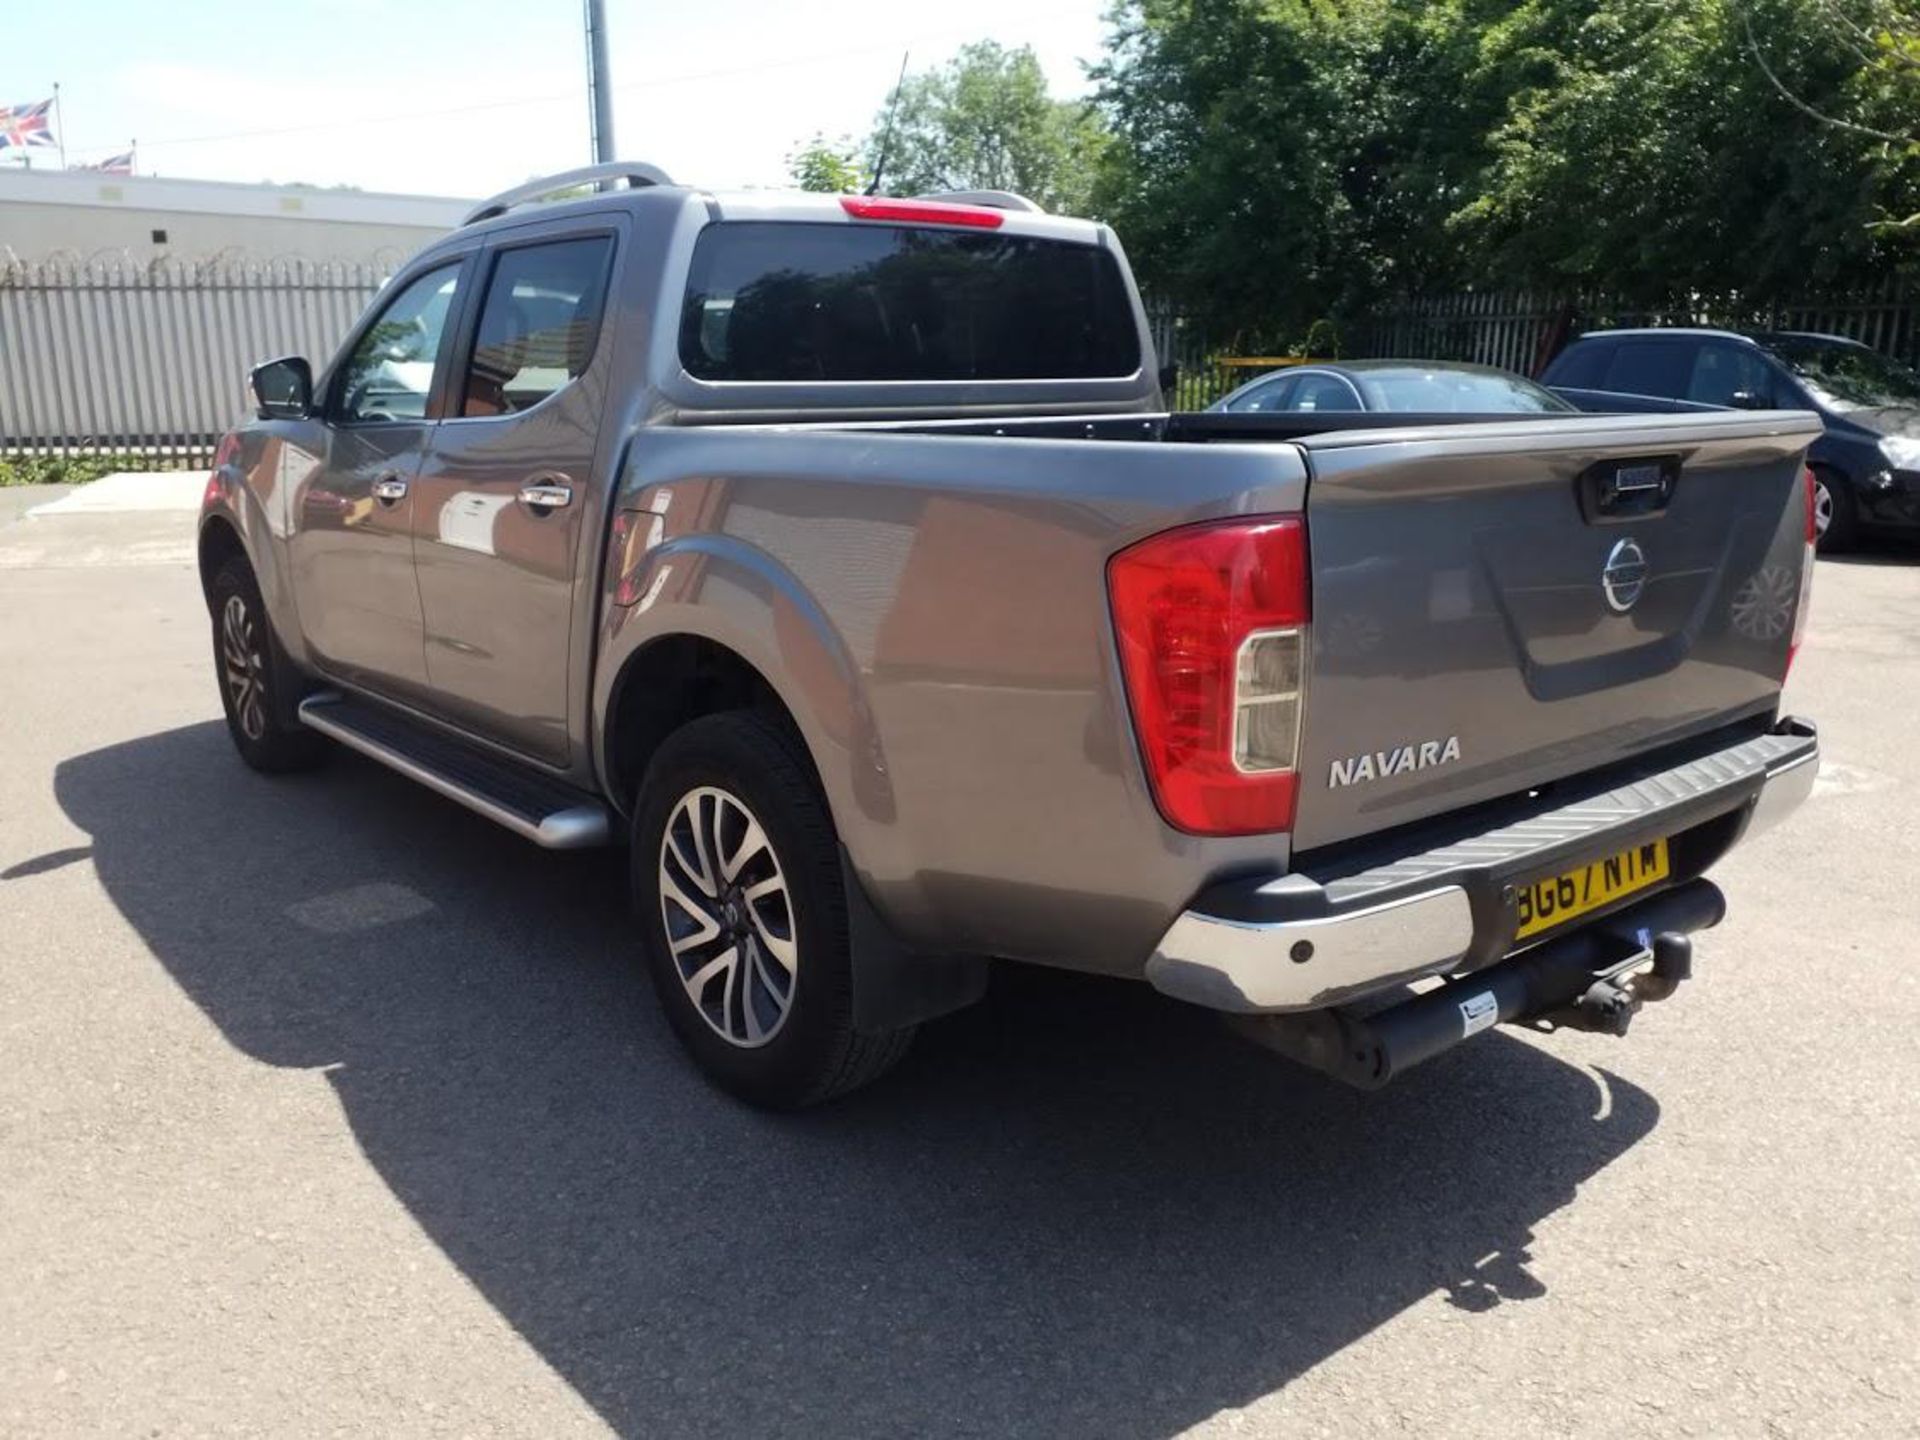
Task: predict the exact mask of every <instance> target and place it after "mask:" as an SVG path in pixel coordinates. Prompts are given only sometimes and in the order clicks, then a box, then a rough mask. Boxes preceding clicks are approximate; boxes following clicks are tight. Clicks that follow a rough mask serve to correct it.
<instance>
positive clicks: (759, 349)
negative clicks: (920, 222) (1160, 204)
mask: <svg viewBox="0 0 1920 1440" xmlns="http://www.w3.org/2000/svg"><path fill="white" fill-rule="evenodd" d="M680 363H681V364H682V365H684V366H685V367H686V370H687V373H688V374H690V375H693V376H696V377H698V378H699V379H702V380H761V381H781V382H787V383H799V384H805V383H808V382H811V381H823V380H866V381H875V380H1041V379H1046V380H1062V379H1095V378H1099V379H1107V378H1114V377H1122V376H1128V375H1132V374H1134V373H1135V372H1136V371H1138V370H1139V368H1140V337H1139V332H1138V331H1137V330H1136V329H1135V325H1134V316H1133V306H1132V303H1131V301H1130V300H1129V298H1128V293H1127V286H1126V281H1125V280H1124V279H1123V278H1122V276H1121V273H1120V267H1119V265H1118V264H1117V263H1116V262H1115V260H1114V257H1113V255H1112V254H1111V253H1110V252H1109V251H1107V250H1104V249H1102V248H1100V247H1099V246H1097V245H1080V244H1073V243H1071V242H1068V241H1062V240H1046V239H1038V238H1035V237H1033V236H1024V235H1002V234H998V233H994V234H980V233H976V232H971V231H957V230H939V229H931V228H926V227H916V226H901V225H870V224H859V225H839V224H825V225H823V224H808V223H804V222H792V221H732V222H727V223H723V224H718V225H711V226H708V227H707V229H706V230H705V231H704V232H703V233H702V234H701V236H700V240H699V243H698V244H697V245H696V246H695V248H694V254H693V266H692V270H691V272H690V273H689V275H688V277H687V295H686V301H685V304H684V306H683V308H682V310H681V316H680Z"/></svg>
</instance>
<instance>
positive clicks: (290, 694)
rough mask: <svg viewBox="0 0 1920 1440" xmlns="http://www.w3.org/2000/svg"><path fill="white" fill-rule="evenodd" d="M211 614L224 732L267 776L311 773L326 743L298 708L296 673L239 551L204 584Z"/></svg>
mask: <svg viewBox="0 0 1920 1440" xmlns="http://www.w3.org/2000/svg"><path fill="white" fill-rule="evenodd" d="M207 603H208V606H209V607H210V608H211V610H212V612H213V663H214V668H215V671H216V673H217V674H218V676H219V680H220V705H221V708H222V709H223V710H225V711H226V716H227V733H228V734H229V735H231V736H232V737H233V746H234V749H236V750H238V751H239V752H240V758H241V759H242V760H244V761H246V763H247V764H248V765H250V766H252V767H253V768H254V769H255V770H260V771H264V772H266V773H267V774H270V775H277V774H283V773H285V772H287V771H292V770H310V769H312V768H313V767H314V766H315V765H318V764H319V763H320V762H321V761H322V760H323V759H324V758H325V757H326V741H325V740H324V739H323V738H322V737H321V736H319V735H317V734H315V733H314V732H313V731H311V730H309V729H307V727H306V726H304V725H302V724H301V723H300V720H299V716H298V714H297V713H296V711H295V705H296V704H297V701H298V697H297V695H296V694H295V693H294V688H295V685H296V683H297V682H296V680H295V671H294V669H293V666H292V664H291V662H289V661H288V660H287V658H286V656H285V655H284V654H283V653H282V652H281V650H280V645H279V642H278V641H277V640H276V639H275V638H274V634H273V626H272V625H271V624H270V623H269V622H268V620H267V607H266V606H265V604H263V603H262V601H261V599H260V586H259V583H258V582H257V581H256V580H255V579H254V578H253V567H252V566H250V565H248V564H247V562H246V560H245V559H244V558H243V557H241V556H238V555H235V556H233V557H232V558H230V559H229V560H227V561H226V562H225V563H224V564H222V565H221V567H220V569H219V570H218V571H217V572H216V573H215V574H214V577H213V583H212V584H211V585H209V586H208V587H207Z"/></svg>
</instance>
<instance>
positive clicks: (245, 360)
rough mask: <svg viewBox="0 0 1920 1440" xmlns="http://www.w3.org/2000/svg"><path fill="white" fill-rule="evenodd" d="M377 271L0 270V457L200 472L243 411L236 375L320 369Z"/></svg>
mask: <svg viewBox="0 0 1920 1440" xmlns="http://www.w3.org/2000/svg"><path fill="white" fill-rule="evenodd" d="M386 277H387V269H386V267H382V266H376V265H346V264H318V263H313V262H309V261H302V260H271V261H254V260H240V259H228V258H217V259H212V260H201V261H187V260H157V261H153V262H148V263H143V262H140V261H136V260H134V259H132V258H131V257H125V256H123V257H118V258H109V259H93V260H62V259H52V260H46V261H40V262H35V263H26V262H20V261H10V262H9V261H0V454H9V453H39V454H54V455H62V454H71V453H76V452H81V451H93V452H99V451H111V452H119V453H122V454H124V455H126V457H127V459H128V462H129V464H130V465H137V464H139V463H142V462H146V461H152V462H161V461H167V462H182V461H184V462H189V463H204V462H206V461H207V460H208V459H209V458H210V457H211V456H212V453H213V449H214V447H215V445H216V444H217V443H218V442H219V438H220V436H221V435H222V434H223V433H224V432H225V431H226V430H227V429H229V428H230V427H231V426H232V425H233V424H234V423H235V422H236V421H237V420H239V419H240V418H241V417H242V416H244V415H245V414H246V413H247V412H248V411H249V410H250V409H251V407H252V400H251V398H250V397H249V396H248V394H247V372H248V371H249V370H250V369H252V367H253V366H255V365H257V364H258V363H259V362H260V361H262V360H266V359H270V358H272V357H274V356H276V355H287V354H301V355H306V356H309V357H310V358H312V359H313V361H314V363H315V366H316V368H317V367H318V366H319V365H321V364H323V363H325V361H326V359H327V358H328V357H330V356H331V355H332V353H333V351H334V349H335V348H336V347H337V346H338V345H339V344H340V341H341V340H342V339H343V338H344V337H345V335H346V333H347V330H348V329H349V328H350V327H351V326H352V324H353V322H354V320H355V319H356V318H358V316H359V315H360V313H361V312H362V311H363V310H364V309H365V308H366V305H367V302H368V301H369V300H370V299H372V297H373V296H374V294H375V293H376V292H377V291H378V290H379V288H380V285H381V283H382V282H383V281H384V280H385V279H386Z"/></svg>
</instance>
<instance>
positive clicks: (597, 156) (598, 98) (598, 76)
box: [586, 0, 613, 165]
mask: <svg viewBox="0 0 1920 1440" xmlns="http://www.w3.org/2000/svg"><path fill="white" fill-rule="evenodd" d="M586 3H587V101H588V104H589V106H590V107H591V110H590V116H591V120H592V126H593V136H592V138H593V162H594V164H596V165H604V164H606V163H607V162H608V161H610V160H612V159H613V92H612V91H611V90H610V89H609V88H608V85H607V4H606V0H586Z"/></svg>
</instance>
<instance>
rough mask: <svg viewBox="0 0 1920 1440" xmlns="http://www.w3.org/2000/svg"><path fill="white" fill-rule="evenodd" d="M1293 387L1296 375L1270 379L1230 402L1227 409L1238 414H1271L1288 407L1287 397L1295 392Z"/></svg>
mask: <svg viewBox="0 0 1920 1440" xmlns="http://www.w3.org/2000/svg"><path fill="white" fill-rule="evenodd" d="M1293 388H1294V377H1293V376H1291V375H1286V376H1282V377H1281V378H1280V379H1278V380H1269V381H1267V382H1266V384H1264V385H1256V386H1254V387H1253V388H1252V389H1251V390H1249V391H1247V393H1246V394H1244V395H1242V396H1241V397H1240V398H1239V399H1237V400H1234V401H1232V402H1230V403H1229V404H1228V406H1227V409H1228V410H1230V411H1232V412H1233V413H1234V414H1236V415H1271V414H1272V413H1273V412H1274V411H1276V410H1284V409H1286V408H1287V397H1288V396H1290V395H1291V394H1292V393H1293Z"/></svg>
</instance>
